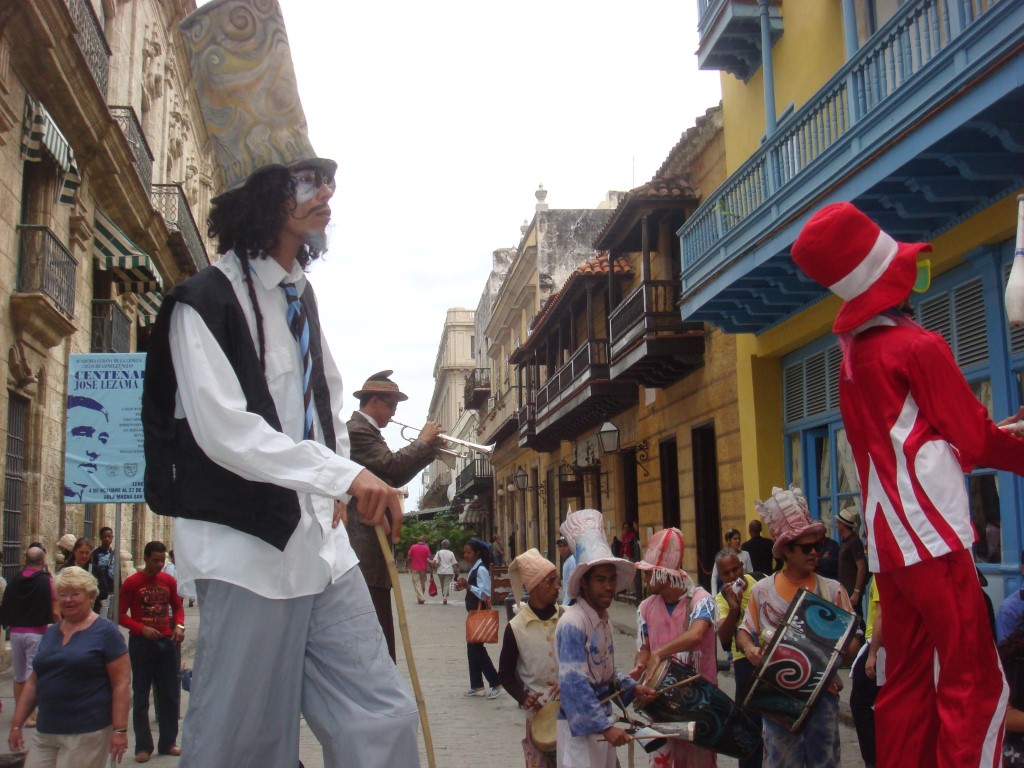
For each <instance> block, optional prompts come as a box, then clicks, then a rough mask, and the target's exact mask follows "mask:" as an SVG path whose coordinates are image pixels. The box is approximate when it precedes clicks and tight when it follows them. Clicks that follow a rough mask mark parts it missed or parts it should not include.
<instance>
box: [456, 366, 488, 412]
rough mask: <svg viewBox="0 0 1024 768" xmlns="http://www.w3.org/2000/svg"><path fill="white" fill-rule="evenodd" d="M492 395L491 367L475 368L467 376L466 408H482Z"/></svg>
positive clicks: (464, 396)
mask: <svg viewBox="0 0 1024 768" xmlns="http://www.w3.org/2000/svg"><path fill="white" fill-rule="evenodd" d="M490 396H491V369H490V368H474V369H473V372H472V373H471V374H469V376H467V377H466V388H465V391H464V394H463V398H464V400H465V403H466V409H467V410H469V409H471V408H477V409H478V408H480V406H482V405H483V404H484V403H485V402H486V401H487V398H488V397H490Z"/></svg>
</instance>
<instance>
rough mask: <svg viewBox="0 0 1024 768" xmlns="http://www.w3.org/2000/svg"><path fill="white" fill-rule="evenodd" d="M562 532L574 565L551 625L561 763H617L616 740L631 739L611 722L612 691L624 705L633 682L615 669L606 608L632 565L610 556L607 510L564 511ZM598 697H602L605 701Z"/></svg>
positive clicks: (573, 767) (587, 767)
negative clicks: (567, 602) (568, 601)
mask: <svg viewBox="0 0 1024 768" xmlns="http://www.w3.org/2000/svg"><path fill="white" fill-rule="evenodd" d="M561 532H562V536H564V537H565V539H566V541H568V542H569V546H570V547H572V548H573V549H574V550H575V552H576V568H575V569H574V570H573V572H572V575H571V576H570V577H569V584H568V586H567V587H566V589H567V591H568V593H569V596H570V597H572V598H575V600H576V603H575V604H574V605H572V606H570V607H569V608H567V609H566V611H565V613H564V614H563V615H562V618H561V619H560V620H559V622H558V628H557V629H556V630H555V647H556V650H557V656H558V687H559V690H560V692H561V697H562V709H561V711H560V712H559V713H558V766H559V768H591V767H593V768H614V766H615V765H616V758H615V747H616V746H619V745H620V744H625V743H626V742H627V741H628V736H627V734H626V732H625V731H624V730H623V729H621V728H619V727H618V726H616V725H615V724H614V723H615V718H614V716H613V713H612V705H611V703H610V702H608V701H604V700H605V699H607V698H609V697H610V696H612V695H613V694H617V695H618V698H619V700H620V701H621V702H622V703H623V704H624V705H628V704H629V703H630V702H631V701H632V700H633V688H634V687H635V686H636V681H635V680H633V678H631V677H630V676H629V675H627V674H626V673H625V672H620V671H619V670H617V669H616V668H615V643H614V641H613V630H612V626H611V622H609V620H608V607H609V606H610V605H611V603H612V600H613V599H614V597H615V593H616V592H619V591H620V590H622V589H626V588H627V587H628V586H629V585H630V584H631V583H632V580H633V575H634V573H635V572H636V567H635V566H634V565H633V563H631V562H630V561H629V560H625V559H623V558H621V557H614V556H613V555H612V550H611V547H609V546H608V540H607V539H606V538H605V533H604V517H602V515H601V513H600V512H598V511H597V510H596V509H581V510H580V511H579V512H573V513H572V514H570V515H569V516H568V517H566V519H565V522H564V523H562V526H561ZM602 702H603V703H602Z"/></svg>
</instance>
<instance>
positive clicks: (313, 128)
mask: <svg viewBox="0 0 1024 768" xmlns="http://www.w3.org/2000/svg"><path fill="white" fill-rule="evenodd" d="M280 2H281V5H282V8H283V10H284V14H285V20H286V23H287V26H288V35H289V39H290V41H291V48H292V56H293V59H294V61H295V68H296V72H297V76H298V81H299V89H300V92H301V95H302V101H303V106H304V108H305V111H306V118H307V121H308V123H309V126H310V135H311V138H312V141H313V146H314V148H315V149H316V151H317V153H318V154H320V155H322V156H325V157H330V158H334V159H335V160H337V161H338V163H339V166H340V167H339V173H338V191H337V193H336V195H335V197H334V200H333V201H332V208H333V211H334V213H333V221H332V224H331V229H330V230H329V234H330V238H331V239H330V252H329V253H328V254H327V256H326V261H325V262H321V263H317V264H315V265H314V266H313V268H312V270H311V280H312V282H313V284H314V286H315V287H316V290H317V296H318V298H319V303H320V307H321V314H322V318H321V320H322V322H323V326H324V332H325V334H326V335H327V338H328V339H329V340H330V343H331V348H332V350H333V352H334V354H335V357H337V358H338V362H339V365H340V367H341V371H342V374H343V375H344V376H345V384H346V390H347V391H348V392H353V391H355V390H356V389H358V388H359V385H360V384H361V383H362V382H363V380H364V379H365V378H366V376H367V375H369V374H371V373H373V372H375V371H378V370H381V369H383V368H393V369H394V370H395V375H394V378H395V380H396V381H397V382H398V383H399V385H400V386H401V387H402V389H403V391H405V392H406V393H407V394H408V395H409V401H408V402H406V403H403V404H402V406H401V407H400V408H399V412H398V418H400V419H402V420H403V421H405V422H407V423H410V424H417V425H419V424H422V423H423V420H424V419H425V418H426V415H427V408H428V407H429V405H430V398H431V394H432V392H433V386H434V381H433V365H434V359H435V355H436V352H437V346H438V342H439V340H440V336H441V331H442V329H443V325H444V318H445V312H446V310H447V309H448V308H449V307H466V308H470V309H475V308H476V305H477V302H478V301H479V299H480V294H481V292H482V290H483V286H484V281H485V279H486V277H487V275H488V273H489V272H490V268H491V252H492V251H493V250H495V249H496V248H502V247H514V246H516V245H518V242H519V237H520V231H519V227H520V225H521V224H522V222H523V219H531V218H532V217H533V212H534V205H535V203H536V200H535V199H534V191H535V190H536V189H537V185H538V184H539V183H543V184H544V186H545V188H546V189H548V191H549V194H548V199H547V202H548V204H549V205H550V206H551V207H552V208H589V207H596V206H597V205H598V203H600V202H601V201H602V200H603V199H604V196H605V194H606V192H607V191H608V190H610V189H622V190H625V189H630V188H632V187H634V186H637V185H639V184H642V183H644V182H646V181H649V180H650V178H651V177H652V176H653V174H654V172H655V171H656V170H657V169H658V167H659V166H660V165H661V163H662V162H663V161H664V159H665V157H666V156H667V155H668V152H669V150H670V149H671V148H672V147H673V146H674V145H675V144H676V142H677V141H678V140H679V137H680V135H681V134H682V132H683V131H685V130H686V129H687V128H689V127H691V126H692V125H693V124H694V121H695V119H696V117H697V116H698V115H702V114H703V113H704V111H705V110H706V109H707V108H708V107H711V106H714V105H715V104H717V103H718V102H719V100H720V98H721V96H720V88H719V79H718V73H717V72H700V71H698V69H697V57H696V54H695V52H696V50H697V11H696V6H697V3H696V2H694V1H693V0H639V2H636V3H630V4H626V3H623V2H621V1H618V2H609V1H608V0H546V1H545V2H541V1H540V0H521V1H520V2H515V3H488V2H479V1H477V2H468V1H464V0H441V2H435V3H425V2H422V1H420V2H410V1H407V0H398V1H396V2H361V3H353V2H321V1H319V0H280ZM348 400H349V404H350V405H351V406H352V407H353V409H354V408H355V407H356V401H355V399H354V398H348ZM397 432H398V430H397V428H394V427H392V428H389V429H388V430H387V431H386V435H387V437H388V441H389V443H390V444H391V445H392V447H396V448H397V447H400V446H401V445H404V442H402V441H401V438H400V437H399V436H398V434H397ZM409 491H410V498H409V505H408V508H409V509H415V508H416V506H417V501H418V498H419V495H420V484H419V480H418V479H417V480H416V481H414V482H413V483H412V484H410V487H409Z"/></svg>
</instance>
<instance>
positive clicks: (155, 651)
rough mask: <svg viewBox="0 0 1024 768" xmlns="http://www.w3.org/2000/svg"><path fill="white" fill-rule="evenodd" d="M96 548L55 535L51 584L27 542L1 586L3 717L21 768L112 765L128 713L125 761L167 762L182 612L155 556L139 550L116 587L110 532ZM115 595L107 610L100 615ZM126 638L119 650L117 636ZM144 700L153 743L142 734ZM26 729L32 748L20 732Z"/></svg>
mask: <svg viewBox="0 0 1024 768" xmlns="http://www.w3.org/2000/svg"><path fill="white" fill-rule="evenodd" d="M100 539H101V542H102V544H101V545H100V546H99V547H96V548H95V549H94V548H93V546H92V543H91V542H90V541H89V539H87V538H84V537H76V536H74V535H73V534H65V535H64V536H63V537H61V539H60V541H59V542H58V544H57V552H58V556H57V558H55V563H54V568H55V570H56V575H53V574H51V572H50V568H49V565H48V561H47V554H46V549H45V547H44V546H43V545H42V544H41V543H39V542H33V543H32V544H30V545H29V547H28V548H27V549H26V551H25V560H24V566H23V567H22V568H21V570H20V571H19V572H18V573H17V574H16V575H15V576H14V578H13V579H12V580H11V583H10V584H8V585H5V589H4V592H3V598H2V600H0V624H2V625H3V626H4V627H5V628H7V629H9V630H10V633H11V657H12V664H13V667H14V672H13V675H14V701H15V709H14V715H13V717H12V721H11V729H10V734H9V736H8V745H9V747H10V748H11V749H12V750H14V751H16V752H22V751H25V750H26V749H27V751H28V755H27V761H26V765H28V766H30V767H31V766H49V765H74V766H81V768H92V767H93V766H95V768H100V767H101V766H106V765H107V764H108V761H109V759H110V758H111V757H113V758H115V759H116V760H117V761H118V762H120V761H121V759H122V758H123V757H124V754H125V751H126V750H127V748H128V727H129V726H128V712H129V709H130V710H131V713H132V728H133V731H134V736H135V749H136V753H135V761H136V762H139V763H143V762H147V761H148V760H149V759H150V756H151V755H152V754H153V752H158V753H159V754H164V755H179V754H181V750H180V748H179V747H178V744H177V738H178V721H179V705H180V687H179V672H180V669H181V655H180V646H181V642H182V640H183V638H184V632H185V623H184V622H185V614H184V609H183V605H182V601H181V598H180V596H179V595H178V585H177V582H176V581H175V579H174V577H173V575H172V573H171V572H170V571H173V563H171V561H170V560H168V550H167V547H166V546H165V545H164V544H163V542H160V541H151V542H149V543H148V544H146V546H145V549H144V566H143V568H142V569H141V570H139V571H137V572H135V573H133V574H131V575H130V576H128V577H127V578H125V579H124V580H123V582H121V583H120V584H118V582H117V578H118V576H117V569H116V564H117V552H116V550H115V549H114V548H113V546H112V544H113V530H112V529H110V528H102V529H101V530H100ZM115 589H116V590H117V593H118V594H117V601H116V604H117V606H118V607H117V610H116V613H112V611H113V605H114V601H112V600H110V597H111V595H112V594H113V592H114V591H115ZM119 626H120V627H122V628H124V629H125V630H127V634H128V641H127V643H126V642H125V639H124V635H123V634H122V632H121V630H120V629H119V628H118V627H119ZM151 693H152V694H153V695H154V696H155V700H156V713H157V720H158V726H159V728H158V730H159V734H158V735H159V738H158V741H157V743H156V744H154V742H153V736H152V733H151V729H150V720H149V703H150V695H151ZM27 729H32V730H33V734H32V738H31V739H29V738H27V737H26V733H25V731H26V730H27Z"/></svg>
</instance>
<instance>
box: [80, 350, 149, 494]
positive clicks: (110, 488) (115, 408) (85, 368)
mask: <svg viewBox="0 0 1024 768" xmlns="http://www.w3.org/2000/svg"><path fill="white" fill-rule="evenodd" d="M145 373H146V355H145V353H129V354H106V353H98V354H91V355H71V356H70V360H69V363H68V399H67V414H66V429H67V433H66V440H65V449H64V501H65V503H67V504H83V503H85V504H96V503H105V502H110V503H114V502H124V503H133V502H141V501H145V495H144V493H143V474H144V472H143V470H144V469H145V455H144V453H143V447H142V380H143V377H144V376H145Z"/></svg>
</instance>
